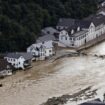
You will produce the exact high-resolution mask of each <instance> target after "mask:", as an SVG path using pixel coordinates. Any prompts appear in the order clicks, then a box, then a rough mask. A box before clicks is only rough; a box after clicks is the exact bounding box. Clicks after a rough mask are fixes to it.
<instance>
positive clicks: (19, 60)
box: [4, 53, 32, 69]
mask: <svg viewBox="0 0 105 105" xmlns="http://www.w3.org/2000/svg"><path fill="white" fill-rule="evenodd" d="M4 59H6V60H7V62H8V63H10V64H11V65H12V66H13V67H14V68H16V69H19V68H21V69H25V67H26V66H30V65H31V61H32V55H31V54H30V53H8V54H6V56H5V57H4Z"/></svg>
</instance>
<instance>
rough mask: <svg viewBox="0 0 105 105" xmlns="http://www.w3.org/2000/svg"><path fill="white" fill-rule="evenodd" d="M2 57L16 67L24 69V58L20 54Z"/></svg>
mask: <svg viewBox="0 0 105 105" xmlns="http://www.w3.org/2000/svg"><path fill="white" fill-rule="evenodd" d="M4 59H6V60H7V62H8V63H10V64H11V65H12V66H14V67H15V68H16V69H18V68H22V69H24V61H25V59H24V58H23V57H22V56H20V57H19V58H9V57H4Z"/></svg>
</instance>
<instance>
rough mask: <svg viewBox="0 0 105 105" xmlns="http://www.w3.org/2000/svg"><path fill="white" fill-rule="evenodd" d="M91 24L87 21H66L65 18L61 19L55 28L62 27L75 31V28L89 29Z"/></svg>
mask: <svg viewBox="0 0 105 105" xmlns="http://www.w3.org/2000/svg"><path fill="white" fill-rule="evenodd" d="M90 24H91V22H90V21H87V20H78V19H70V18H69V19H66V18H63V19H62V18H61V19H60V20H59V22H58V25H57V26H64V27H66V26H67V27H68V28H69V30H70V29H74V30H75V29H77V27H80V28H89V26H90Z"/></svg>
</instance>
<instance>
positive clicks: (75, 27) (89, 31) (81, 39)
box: [57, 15, 105, 48]
mask: <svg viewBox="0 0 105 105" xmlns="http://www.w3.org/2000/svg"><path fill="white" fill-rule="evenodd" d="M59 21H60V22H58V25H57V28H59V27H60V26H61V27H62V28H59V29H60V30H61V31H60V34H59V42H61V43H63V44H65V45H66V46H67V47H73V48H78V47H80V46H82V45H85V44H86V43H87V42H88V41H90V40H93V39H95V38H97V37H99V36H101V35H103V34H105V16H103V15H94V16H91V17H89V18H86V19H84V20H76V19H67V20H66V19H61V20H59Z"/></svg>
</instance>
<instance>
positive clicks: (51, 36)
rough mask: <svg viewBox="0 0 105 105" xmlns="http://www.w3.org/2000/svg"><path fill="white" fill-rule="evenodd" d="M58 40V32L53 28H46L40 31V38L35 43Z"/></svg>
mask: <svg viewBox="0 0 105 105" xmlns="http://www.w3.org/2000/svg"><path fill="white" fill-rule="evenodd" d="M58 39H59V31H58V30H56V29H54V28H53V27H46V28H44V29H42V30H41V36H40V37H39V38H38V39H37V40H36V42H37V43H41V42H45V41H56V40H58Z"/></svg>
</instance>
